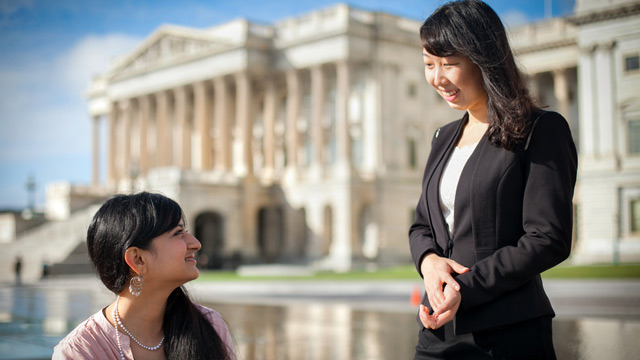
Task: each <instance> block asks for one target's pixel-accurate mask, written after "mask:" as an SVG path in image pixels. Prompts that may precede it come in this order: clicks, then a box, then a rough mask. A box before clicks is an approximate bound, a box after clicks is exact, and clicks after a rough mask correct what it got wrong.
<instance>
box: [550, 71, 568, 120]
mask: <svg viewBox="0 0 640 360" xmlns="http://www.w3.org/2000/svg"><path fill="white" fill-rule="evenodd" d="M552 74H553V93H554V95H555V97H556V99H557V100H558V107H557V108H558V112H559V113H560V114H561V115H562V116H564V117H565V118H566V119H567V121H569V119H570V116H569V84H568V82H567V69H554V70H553V71H552Z"/></svg>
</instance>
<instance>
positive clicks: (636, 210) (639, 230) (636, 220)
mask: <svg viewBox="0 0 640 360" xmlns="http://www.w3.org/2000/svg"><path fill="white" fill-rule="evenodd" d="M631 233H632V234H640V198H638V199H633V200H631Z"/></svg>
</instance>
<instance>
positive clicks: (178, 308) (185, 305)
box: [87, 192, 230, 360]
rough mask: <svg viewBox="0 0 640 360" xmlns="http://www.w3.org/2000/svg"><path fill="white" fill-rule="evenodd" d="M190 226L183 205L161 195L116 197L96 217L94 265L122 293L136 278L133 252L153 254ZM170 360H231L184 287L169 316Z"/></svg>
mask: <svg viewBox="0 0 640 360" xmlns="http://www.w3.org/2000/svg"><path fill="white" fill-rule="evenodd" d="M180 220H183V221H184V214H183V212H182V209H181V208H180V205H178V203H176V202H175V201H173V200H171V199H169V198H168V197H166V196H164V195H160V194H152V193H148V192H141V193H138V194H134V195H115V196H113V197H111V198H110V199H109V200H107V201H106V202H105V203H104V204H103V205H102V206H101V207H100V209H99V210H98V211H97V213H96V214H95V215H94V217H93V220H92V221H91V224H90V225H89V229H88V231H87V248H88V250H89V257H90V258H91V262H92V263H93V266H94V267H95V269H96V272H97V273H98V276H99V277H100V280H102V282H103V283H104V285H105V286H106V287H107V288H108V289H109V290H111V291H112V292H114V293H116V294H118V293H120V292H121V291H122V290H123V289H124V287H125V285H126V284H127V282H128V281H129V279H130V276H131V269H130V268H129V265H127V263H126V262H125V261H124V255H125V252H126V250H127V249H128V248H130V247H132V246H135V247H138V248H140V249H148V248H149V247H150V246H151V241H152V240H153V239H154V238H156V237H158V236H160V235H162V234H164V233H166V232H167V231H170V230H172V229H174V228H175V227H176V226H178V224H179V223H180ZM163 331H164V336H165V346H164V352H165V355H166V356H167V359H202V360H204V359H229V358H230V356H229V350H228V349H227V348H226V346H225V344H224V343H223V342H222V339H221V338H220V336H219V335H218V333H217V332H216V331H215V329H214V328H213V326H212V325H211V323H209V321H208V320H207V319H206V317H205V316H204V315H203V314H202V312H200V310H199V309H198V308H197V307H196V306H195V304H194V303H193V302H192V301H191V299H190V298H189V296H188V294H187V292H186V291H185V289H184V288H183V287H182V286H179V287H177V288H176V289H175V290H173V292H172V293H171V294H170V295H169V298H168V299H167V306H166V309H165V313H164V322H163Z"/></svg>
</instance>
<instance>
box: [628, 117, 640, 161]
mask: <svg viewBox="0 0 640 360" xmlns="http://www.w3.org/2000/svg"><path fill="white" fill-rule="evenodd" d="M627 124H628V134H629V145H628V146H629V148H628V150H629V154H630V155H640V119H635V120H629V122H627Z"/></svg>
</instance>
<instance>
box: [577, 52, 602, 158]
mask: <svg viewBox="0 0 640 360" xmlns="http://www.w3.org/2000/svg"><path fill="white" fill-rule="evenodd" d="M594 50H595V47H593V46H590V47H583V48H581V49H580V58H579V65H578V86H579V87H580V88H579V93H580V117H581V118H582V122H581V124H580V147H581V148H580V154H581V155H585V156H586V157H587V158H593V157H594V156H595V154H596V133H597V130H596V113H597V104H598V101H597V99H596V98H595V95H596V89H595V86H596V83H595V78H594V75H595V69H594V61H593V55H594Z"/></svg>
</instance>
